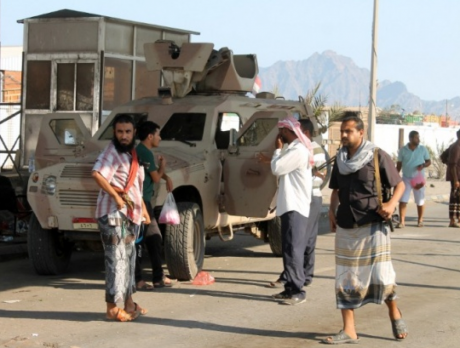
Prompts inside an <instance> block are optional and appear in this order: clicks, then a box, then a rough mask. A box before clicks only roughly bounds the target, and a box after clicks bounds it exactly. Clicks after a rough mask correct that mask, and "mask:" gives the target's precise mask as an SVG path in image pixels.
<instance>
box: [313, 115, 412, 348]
mask: <svg viewBox="0 0 460 348" xmlns="http://www.w3.org/2000/svg"><path fill="white" fill-rule="evenodd" d="M340 134H341V141H342V145H343V147H342V148H341V149H340V151H339V152H338V154H337V159H336V161H335V163H334V167H333V170H332V176H331V181H330V183H329V187H330V188H331V189H332V190H333V191H332V194H331V204H330V209H329V222H330V225H331V231H332V232H336V236H335V260H336V275H335V292H336V301H337V308H338V309H340V310H341V312H342V320H343V329H342V330H341V331H340V332H339V333H338V334H337V335H333V336H330V337H327V338H326V339H324V340H323V341H322V342H323V343H326V344H341V343H356V342H357V341H358V340H359V338H358V335H357V333H356V328H355V319H354V310H355V309H357V308H360V307H361V306H363V305H365V304H367V303H376V304H383V302H385V303H386V305H387V306H388V309H389V315H390V320H391V326H392V329H393V335H394V337H395V338H396V339H404V338H405V337H406V336H407V333H408V330H407V326H406V323H405V322H404V321H403V319H402V317H401V312H400V311H399V309H398V306H397V304H396V294H395V288H396V279H395V278H396V276H395V272H394V269H393V265H392V262H391V247H390V233H389V228H388V226H386V224H385V220H388V219H391V215H392V213H393V211H394V209H395V207H396V204H397V203H398V200H399V198H400V197H401V195H402V193H403V191H404V183H403V182H402V181H401V177H400V176H399V174H398V172H397V171H396V169H395V166H394V164H393V161H392V160H391V158H390V156H389V155H388V154H387V153H386V152H384V151H382V150H378V156H379V158H378V167H379V168H375V166H374V151H375V145H374V144H372V143H370V142H368V141H366V140H364V138H363V134H364V125H363V121H362V120H361V119H360V118H359V117H357V116H347V117H345V118H344V119H343V121H342V124H341V127H340ZM375 170H379V171H380V174H381V175H380V177H381V181H382V185H384V186H387V187H394V188H395V189H394V194H393V197H392V198H391V199H390V201H388V202H386V203H383V204H382V205H381V206H380V205H379V201H378V197H377V194H376V192H375V187H376V186H375Z"/></svg>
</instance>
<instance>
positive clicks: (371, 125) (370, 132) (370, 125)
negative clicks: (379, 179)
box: [367, 0, 379, 142]
mask: <svg viewBox="0 0 460 348" xmlns="http://www.w3.org/2000/svg"><path fill="white" fill-rule="evenodd" d="M378 11H379V0H374V21H373V25H372V58H371V82H370V95H369V116H368V121H367V139H368V140H369V141H372V142H373V141H374V140H375V138H374V129H375V119H376V117H377V105H376V103H377V78H376V74H377V38H378V35H377V29H378V24H379V19H378Z"/></svg>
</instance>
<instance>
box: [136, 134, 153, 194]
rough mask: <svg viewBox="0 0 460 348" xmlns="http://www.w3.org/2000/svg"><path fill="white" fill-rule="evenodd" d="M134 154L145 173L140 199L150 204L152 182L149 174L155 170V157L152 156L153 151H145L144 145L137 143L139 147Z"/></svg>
mask: <svg viewBox="0 0 460 348" xmlns="http://www.w3.org/2000/svg"><path fill="white" fill-rule="evenodd" d="M136 152H137V157H138V159H139V164H140V165H142V166H143V167H144V172H145V179H144V188H143V191H142V198H143V199H144V201H147V202H150V200H151V199H152V196H153V180H152V177H151V176H150V173H151V172H154V171H156V170H157V165H156V164H155V157H154V156H153V151H150V150H149V149H147V148H146V147H145V145H144V144H142V143H139V145H137V147H136Z"/></svg>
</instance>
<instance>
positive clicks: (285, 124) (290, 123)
mask: <svg viewBox="0 0 460 348" xmlns="http://www.w3.org/2000/svg"><path fill="white" fill-rule="evenodd" d="M278 128H287V129H290V130H291V131H293V132H294V133H295V135H297V138H298V139H299V141H300V142H301V143H302V144H304V145H305V147H306V148H307V149H308V152H309V153H310V156H308V157H309V158H308V159H309V162H310V165H311V166H313V165H314V163H315V160H314V158H313V146H312V145H311V141H310V139H308V137H307V136H306V135H305V134H303V132H302V129H301V128H300V122H299V121H297V120H296V119H295V118H294V117H293V116H288V117H286V118H285V119H284V120H281V121H279V122H278Z"/></svg>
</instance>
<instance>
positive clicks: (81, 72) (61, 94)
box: [56, 63, 94, 111]
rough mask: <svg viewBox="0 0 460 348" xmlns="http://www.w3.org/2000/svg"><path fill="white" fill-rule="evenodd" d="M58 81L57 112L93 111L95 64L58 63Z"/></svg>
mask: <svg viewBox="0 0 460 348" xmlns="http://www.w3.org/2000/svg"><path fill="white" fill-rule="evenodd" d="M56 80H57V81H56V89H57V107H56V108H57V110H60V111H74V110H78V111H92V110H93V105H94V64H93V63H58V65H57V78H56Z"/></svg>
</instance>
